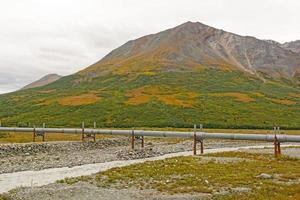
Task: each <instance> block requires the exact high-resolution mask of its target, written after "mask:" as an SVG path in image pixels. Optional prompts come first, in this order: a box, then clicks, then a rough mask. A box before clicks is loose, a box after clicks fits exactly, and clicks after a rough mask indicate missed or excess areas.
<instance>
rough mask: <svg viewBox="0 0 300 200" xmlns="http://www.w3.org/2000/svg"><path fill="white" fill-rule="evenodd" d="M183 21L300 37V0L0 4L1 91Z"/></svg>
mask: <svg viewBox="0 0 300 200" xmlns="http://www.w3.org/2000/svg"><path fill="white" fill-rule="evenodd" d="M186 21H194V22H196V21H199V22H202V23H205V24H207V25H210V26H213V27H216V28H220V29H224V30H226V31H230V32H234V33H237V34H241V35H251V36H255V37H257V38H260V39H273V40H277V41H279V42H287V41H292V40H297V39H300V23H299V21H300V1H299V0H247V1H246V0H148V1H146V0H26V1H25V0H0V93H5V92H10V91H14V90H16V89H19V88H20V87H22V86H24V85H26V84H28V83H30V82H32V81H34V80H36V79H38V78H40V77H42V76H43V75H46V74H49V73H57V74H60V75H68V74H72V73H74V72H76V71H78V70H80V69H83V68H85V67H87V66H88V65H90V64H92V63H94V62H96V61H98V60H100V59H101V58H102V57H103V56H105V55H106V54H107V53H109V52H110V51H111V50H113V49H114V48H116V47H118V46H120V45H122V44H123V43H125V42H126V41H128V40H132V39H135V38H137V37H141V36H143V35H146V34H150V33H156V32H159V31H162V30H164V29H167V28H171V27H174V26H177V25H179V24H181V23H184V22H186Z"/></svg>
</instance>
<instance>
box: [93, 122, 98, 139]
mask: <svg viewBox="0 0 300 200" xmlns="http://www.w3.org/2000/svg"><path fill="white" fill-rule="evenodd" d="M96 128H97V123H96V122H94V129H96ZM94 142H96V133H94Z"/></svg>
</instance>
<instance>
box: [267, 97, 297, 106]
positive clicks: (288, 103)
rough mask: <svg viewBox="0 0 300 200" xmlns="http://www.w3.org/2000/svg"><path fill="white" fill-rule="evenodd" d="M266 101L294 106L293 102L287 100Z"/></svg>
mask: <svg viewBox="0 0 300 200" xmlns="http://www.w3.org/2000/svg"><path fill="white" fill-rule="evenodd" d="M267 99H268V100H270V101H272V102H274V103H278V104H283V105H288V106H289V105H294V104H296V102H295V101H292V100H288V99H272V98H267Z"/></svg>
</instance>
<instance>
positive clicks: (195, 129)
mask: <svg viewBox="0 0 300 200" xmlns="http://www.w3.org/2000/svg"><path fill="white" fill-rule="evenodd" d="M196 132H197V127H196V124H195V125H194V156H195V155H196V154H197V135H196Z"/></svg>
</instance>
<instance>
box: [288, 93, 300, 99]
mask: <svg viewBox="0 0 300 200" xmlns="http://www.w3.org/2000/svg"><path fill="white" fill-rule="evenodd" d="M289 95H290V96H291V97H296V98H300V94H294V93H290V94H289Z"/></svg>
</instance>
